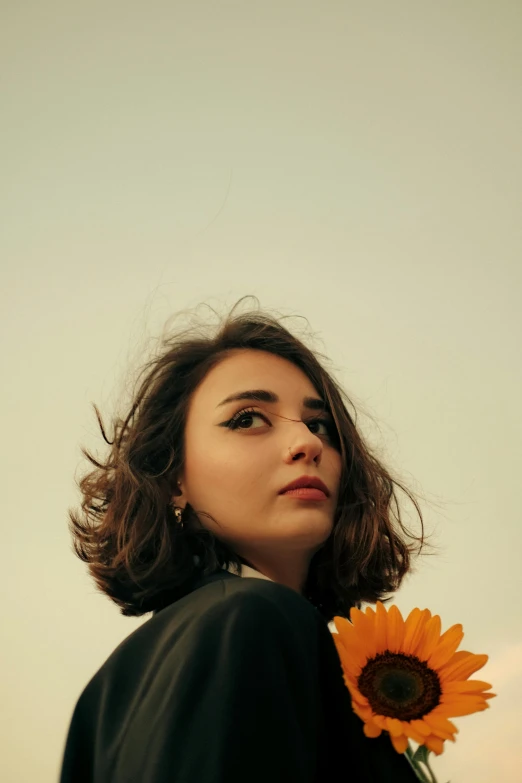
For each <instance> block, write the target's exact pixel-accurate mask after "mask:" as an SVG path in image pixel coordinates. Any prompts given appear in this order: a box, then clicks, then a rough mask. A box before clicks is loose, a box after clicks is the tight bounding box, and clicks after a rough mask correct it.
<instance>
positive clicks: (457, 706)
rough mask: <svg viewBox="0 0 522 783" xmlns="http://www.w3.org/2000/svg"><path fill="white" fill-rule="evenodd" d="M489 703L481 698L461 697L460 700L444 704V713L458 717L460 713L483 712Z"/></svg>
mask: <svg viewBox="0 0 522 783" xmlns="http://www.w3.org/2000/svg"><path fill="white" fill-rule="evenodd" d="M488 707H489V704H488V703H487V702H485V701H482V700H480V701H479V700H475V699H466V700H464V699H461V700H460V701H454V702H448V703H447V704H444V714H445V715H447V716H448V717H452V718H458V717H459V716H461V715H472V714H473V713H474V712H483V710H486V709H487V708H488Z"/></svg>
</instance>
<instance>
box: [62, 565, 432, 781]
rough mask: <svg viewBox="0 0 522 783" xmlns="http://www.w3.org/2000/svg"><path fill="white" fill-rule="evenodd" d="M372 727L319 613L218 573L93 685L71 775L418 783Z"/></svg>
mask: <svg viewBox="0 0 522 783" xmlns="http://www.w3.org/2000/svg"><path fill="white" fill-rule="evenodd" d="M362 725H363V724H362V721H361V720H360V719H359V718H358V717H357V716H356V715H355V713H354V712H353V711H352V709H351V702H350V696H349V693H348V690H347V688H346V685H345V684H344V680H343V675H342V669H341V664H340V661H339V657H338V654H337V650H336V648H335V644H334V641H333V639H332V635H331V631H330V630H329V629H328V625H327V623H326V621H325V620H324V618H323V617H322V616H321V614H320V613H319V612H318V611H317V609H316V608H315V607H314V606H313V605H312V604H311V603H310V602H309V601H307V600H306V599H305V598H303V597H302V596H301V595H299V594H298V593H297V592H295V591H294V590H291V589H290V588H288V587H285V586H284V585H281V584H279V583H276V582H272V581H269V580H264V579H244V578H241V577H239V576H237V575H236V574H233V573H230V572H228V571H224V570H219V572H216V573H214V574H212V575H211V576H208V577H204V578H203V579H202V580H200V582H199V583H197V584H196V587H195V588H194V589H193V590H192V591H191V592H190V593H188V595H186V596H184V597H183V598H181V599H180V600H177V601H175V602H174V603H172V604H170V605H169V606H167V607H165V608H164V609H162V610H161V611H159V612H156V613H155V614H154V616H153V617H151V618H150V619H149V620H148V621H147V622H145V623H144V624H143V625H141V626H140V627H139V628H137V629H136V630H135V631H134V632H133V633H131V634H130V635H129V636H128V637H127V638H126V639H125V640H124V641H123V642H122V643H121V644H120V645H119V646H118V647H117V648H116V649H115V650H114V652H113V653H112V654H111V655H110V656H109V658H108V659H107V660H106V662H105V663H104V664H103V665H102V666H101V668H100V669H99V670H98V672H97V673H96V674H95V675H94V677H93V678H92V679H91V680H90V682H89V683H88V684H87V686H86V687H85V689H84V690H83V692H82V694H81V696H80V698H79V699H78V702H77V704H76V707H75V709H74V713H73V716H72V719H71V723H70V726H69V732H68V735H67V741H66V744H65V750H64V755H63V763H62V769H61V776H60V783H240V781H241V783H245V781H246V782H247V783H333V781H336V782H337V783H396V782H397V783H398V782H399V781H400V782H401V783H415V781H417V777H416V775H415V773H414V772H413V770H412V769H411V767H410V765H409V762H408V761H407V759H406V758H404V757H403V756H402V755H400V754H398V753H397V752H396V751H395V750H394V748H393V746H392V744H391V742H390V739H389V736H388V735H387V734H386V733H383V734H381V736H380V737H378V738H376V739H368V738H367V737H366V736H365V735H364V734H363V729H362Z"/></svg>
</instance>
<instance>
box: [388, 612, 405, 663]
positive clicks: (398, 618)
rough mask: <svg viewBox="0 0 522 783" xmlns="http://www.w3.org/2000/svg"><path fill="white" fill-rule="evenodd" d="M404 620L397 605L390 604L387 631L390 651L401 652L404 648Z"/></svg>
mask: <svg viewBox="0 0 522 783" xmlns="http://www.w3.org/2000/svg"><path fill="white" fill-rule="evenodd" d="M404 627H405V626H404V620H403V617H402V614H401V613H400V611H399V609H398V608H397V607H396V606H395V604H394V605H393V606H390V610H389V612H388V632H387V637H386V638H387V645H388V650H390V652H399V651H400V650H401V648H402V643H403V641H404Z"/></svg>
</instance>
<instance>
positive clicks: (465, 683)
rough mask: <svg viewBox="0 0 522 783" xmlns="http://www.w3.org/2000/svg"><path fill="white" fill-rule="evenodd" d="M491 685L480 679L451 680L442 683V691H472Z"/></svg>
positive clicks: (484, 688)
mask: <svg viewBox="0 0 522 783" xmlns="http://www.w3.org/2000/svg"><path fill="white" fill-rule="evenodd" d="M492 687H493V686H492V685H490V684H489V682H482V680H451V682H446V683H444V693H474V692H475V691H486V690H487V689H488V688H492Z"/></svg>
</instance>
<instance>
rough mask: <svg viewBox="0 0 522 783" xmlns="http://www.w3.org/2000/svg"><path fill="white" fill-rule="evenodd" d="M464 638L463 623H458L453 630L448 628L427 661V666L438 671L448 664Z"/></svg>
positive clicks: (453, 626)
mask: <svg viewBox="0 0 522 783" xmlns="http://www.w3.org/2000/svg"><path fill="white" fill-rule="evenodd" d="M463 638H464V631H463V630H462V625H461V623H457V624H456V625H452V626H451V628H448V630H447V631H445V632H444V633H443V634H442V636H441V637H440V639H439V641H438V642H437V646H436V647H435V649H434V650H433V652H432V654H431V655H430V656H429V657H428V659H427V664H428V666H429V667H430V669H438V668H439V667H441V666H443V665H444V664H445V663H447V662H448V661H449V659H450V658H451V656H452V655H453V653H454V652H455V650H456V649H457V647H458V646H459V644H460V643H461V641H462V639H463Z"/></svg>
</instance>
